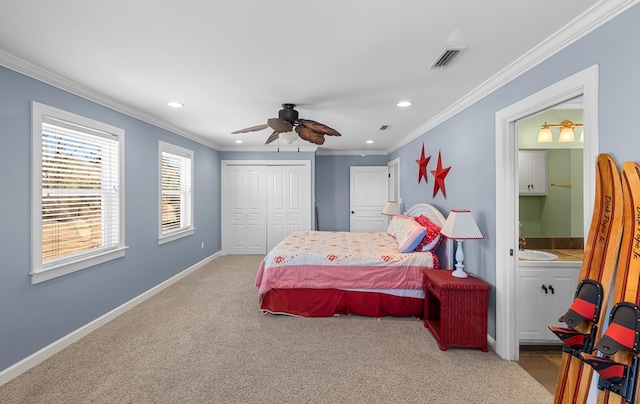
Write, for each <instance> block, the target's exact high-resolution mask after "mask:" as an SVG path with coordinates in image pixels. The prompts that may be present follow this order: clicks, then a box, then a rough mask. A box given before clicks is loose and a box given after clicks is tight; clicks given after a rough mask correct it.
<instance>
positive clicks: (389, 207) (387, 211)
mask: <svg viewBox="0 0 640 404" xmlns="http://www.w3.org/2000/svg"><path fill="white" fill-rule="evenodd" d="M381 213H382V214H383V215H389V216H393V215H397V214H399V213H400V211H399V210H398V202H396V201H387V202H386V203H385V204H384V207H383V208H382V212H381Z"/></svg>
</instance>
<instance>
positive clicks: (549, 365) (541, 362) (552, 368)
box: [518, 345, 562, 394]
mask: <svg viewBox="0 0 640 404" xmlns="http://www.w3.org/2000/svg"><path fill="white" fill-rule="evenodd" d="M561 358H562V350H561V349H560V346H557V345H553V346H546V345H542V346H538V345H535V346H533V345H522V346H520V359H519V360H518V364H519V365H520V367H522V368H523V369H524V370H525V371H526V372H527V373H529V374H530V375H531V376H532V377H533V378H534V379H536V380H537V381H538V382H539V383H540V384H542V385H543V386H544V387H545V388H546V389H547V390H549V391H550V392H551V394H554V393H555V392H556V382H557V379H558V372H559V371H560V360H561Z"/></svg>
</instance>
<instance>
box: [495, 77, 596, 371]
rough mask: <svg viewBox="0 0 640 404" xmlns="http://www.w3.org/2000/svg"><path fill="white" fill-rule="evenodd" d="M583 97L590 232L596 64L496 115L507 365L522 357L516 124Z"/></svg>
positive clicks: (499, 331) (500, 321)
mask: <svg viewBox="0 0 640 404" xmlns="http://www.w3.org/2000/svg"><path fill="white" fill-rule="evenodd" d="M580 95H582V96H583V113H584V128H585V129H584V130H585V132H586V133H587V136H585V137H584V151H583V153H584V163H583V164H584V193H583V204H584V229H585V231H587V229H589V226H590V222H591V215H592V211H593V198H594V195H595V166H596V159H597V156H598V66H597V65H593V66H591V67H589V68H587V69H585V70H583V71H581V72H579V73H576V74H574V75H572V76H570V77H568V78H566V79H564V80H562V81H560V82H558V83H556V84H553V85H551V86H549V87H547V88H545V89H543V90H541V91H539V92H537V93H535V94H533V95H531V96H529V97H527V98H525V99H523V100H520V101H518V102H516V103H515V104H512V105H510V106H508V107H506V108H504V109H502V110H500V111H498V112H496V115H495V119H496V121H495V124H496V133H495V145H496V171H495V172H496V212H501V213H502V214H498V215H497V216H496V345H495V349H496V353H497V354H498V355H500V357H501V358H503V359H506V360H517V359H518V357H519V354H520V352H519V342H520V338H519V333H518V328H519V323H518V318H517V315H516V314H517V312H518V311H517V309H518V307H517V299H516V270H517V263H516V259H517V254H516V253H515V251H517V249H518V244H517V243H518V214H519V212H518V175H517V172H518V171H517V168H518V161H517V159H518V157H517V156H518V138H517V133H516V121H518V120H519V119H522V118H524V117H527V116H530V115H532V114H535V113H537V112H540V111H543V110H546V109H549V108H550V107H553V106H554V105H557V104H560V103H562V102H565V101H568V100H570V99H572V98H575V97H578V96H580Z"/></svg>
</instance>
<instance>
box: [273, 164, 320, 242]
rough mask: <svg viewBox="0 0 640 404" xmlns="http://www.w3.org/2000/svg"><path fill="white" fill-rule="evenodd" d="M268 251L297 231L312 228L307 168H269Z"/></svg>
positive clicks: (309, 182)
mask: <svg viewBox="0 0 640 404" xmlns="http://www.w3.org/2000/svg"><path fill="white" fill-rule="evenodd" d="M267 194H268V198H267V229H268V231H267V249H268V250H271V249H272V248H273V247H275V246H276V245H277V244H278V243H279V242H280V241H282V240H283V239H284V238H285V237H287V236H288V235H289V234H291V233H293V232H295V231H301V230H309V229H310V228H311V214H310V209H311V203H310V200H311V181H310V173H309V167H308V166H269V167H268V168H267Z"/></svg>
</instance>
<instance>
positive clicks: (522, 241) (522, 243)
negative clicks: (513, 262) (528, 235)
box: [518, 237, 527, 251]
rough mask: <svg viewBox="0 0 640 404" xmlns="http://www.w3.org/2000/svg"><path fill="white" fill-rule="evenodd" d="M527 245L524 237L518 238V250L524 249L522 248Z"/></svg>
mask: <svg viewBox="0 0 640 404" xmlns="http://www.w3.org/2000/svg"><path fill="white" fill-rule="evenodd" d="M526 246H527V240H525V238H524V237H520V238H519V239H518V250H520V251H524V248H525V247H526Z"/></svg>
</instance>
